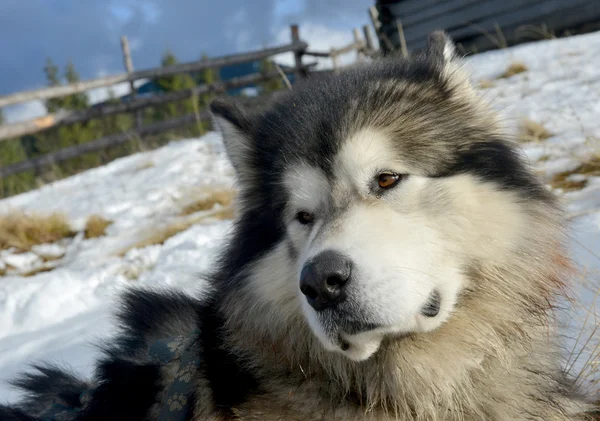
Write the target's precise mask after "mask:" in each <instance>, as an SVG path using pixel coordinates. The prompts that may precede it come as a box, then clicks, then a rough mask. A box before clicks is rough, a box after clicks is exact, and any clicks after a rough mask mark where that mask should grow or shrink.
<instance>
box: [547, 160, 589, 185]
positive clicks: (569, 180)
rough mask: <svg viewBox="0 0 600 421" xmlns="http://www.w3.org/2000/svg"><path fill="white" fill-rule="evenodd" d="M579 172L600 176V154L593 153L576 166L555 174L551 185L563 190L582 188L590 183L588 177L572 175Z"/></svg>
mask: <svg viewBox="0 0 600 421" xmlns="http://www.w3.org/2000/svg"><path fill="white" fill-rule="evenodd" d="M577 174H579V175H585V176H588V177H590V176H591V177H594V176H596V177H598V176H600V155H592V156H591V157H589V158H588V159H586V160H585V161H583V162H582V163H581V164H580V165H579V166H577V167H576V168H574V169H572V170H569V171H563V172H560V173H557V174H555V175H554V177H552V180H551V181H550V185H551V186H552V187H553V188H555V189H561V190H563V191H574V190H581V189H583V188H584V187H586V186H587V185H588V180H587V179H586V178H576V179H574V178H573V177H572V176H573V175H577Z"/></svg>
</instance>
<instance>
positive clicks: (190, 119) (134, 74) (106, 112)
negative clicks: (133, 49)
mask: <svg viewBox="0 0 600 421" xmlns="http://www.w3.org/2000/svg"><path fill="white" fill-rule="evenodd" d="M290 29H291V41H292V42H291V43H290V44H287V45H282V46H279V47H273V48H266V49H262V50H257V51H251V52H246V53H241V54H233V55H227V56H223V57H217V58H210V59H203V60H199V61H194V62H190V63H183V64H177V65H173V66H169V67H161V68H154V69H147V70H138V71H134V70H133V62H132V60H131V55H130V53H129V45H128V42H127V39H126V38H125V37H122V38H121V47H122V51H123V62H124V65H125V68H126V71H127V73H123V74H119V75H113V76H107V77H102V78H98V79H94V80H88V81H82V82H78V83H74V84H69V85H61V86H55V87H49V88H43V89H37V90H32V91H27V92H19V93H15V94H11V95H5V96H1V97H0V108H2V107H4V106H7V105H13V104H18V103H22V102H28V101H33V100H47V99H51V98H59V97H65V96H69V95H73V94H77V93H82V92H86V91H88V90H91V89H96V88H103V87H108V86H112V85H115V84H118V83H123V82H129V83H130V84H131V87H132V94H131V98H130V99H129V100H128V101H127V102H119V103H105V104H100V105H96V106H92V107H90V108H87V109H85V110H82V111H59V112H57V113H54V114H49V115H46V116H44V117H40V118H36V119H32V120H29V121H23V122H18V123H13V124H4V125H0V141H2V140H6V139H14V138H18V137H20V136H24V135H31V134H35V133H39V132H42V131H45V130H48V129H50V128H55V127H59V126H63V125H68V124H74V123H82V122H86V121H89V120H92V119H97V118H103V117H106V116H110V115H115V114H120V113H134V114H135V115H136V120H135V121H136V124H135V128H133V129H131V130H128V131H126V132H123V133H118V134H114V135H110V136H106V137H103V138H100V139H96V140H93V141H90V142H87V143H84V144H80V145H74V146H69V147H66V148H63V149H61V150H58V151H55V152H52V153H48V154H45V155H42V156H38V157H35V158H33V159H29V160H25V161H21V162H17V163H14V164H10V165H5V166H2V167H0V177H7V176H10V175H14V174H17V173H20V172H23V171H28V170H32V169H35V170H36V171H38V170H39V169H41V168H44V167H48V166H51V165H53V164H56V163H58V162H61V161H64V160H67V159H71V158H75V157H77V156H80V155H82V154H85V153H89V152H94V151H98V150H101V149H105V148H107V147H110V146H115V145H118V144H121V143H124V142H127V141H128V140H131V139H133V138H136V137H144V136H149V135H155V134H159V133H163V132H165V131H169V130H173V129H176V128H180V127H184V126H189V125H192V124H194V123H196V124H197V123H199V121H200V120H204V119H207V118H208V113H207V112H206V111H203V112H197V113H194V114H189V115H186V116H183V117H178V118H174V119H170V120H166V121H161V122H157V123H153V124H148V125H146V126H144V125H142V124H141V114H140V111H141V110H142V109H144V108H147V107H152V106H157V105H161V104H166V103H170V102H175V101H180V100H185V99H188V98H194V97H197V96H198V95H202V94H206V93H217V94H222V93H225V92H227V91H228V90H229V89H236V88H241V87H244V86H249V85H252V84H255V83H259V82H264V81H268V80H272V79H274V78H280V77H282V74H283V75H285V74H290V73H294V74H295V75H296V77H297V78H298V79H303V78H306V77H308V76H309V74H315V75H316V74H317V73H318V72H317V73H315V72H313V71H312V69H313V67H314V66H315V65H316V63H309V64H305V63H303V57H304V56H312V57H320V58H330V59H331V60H332V62H333V67H334V71H337V69H338V66H337V63H338V57H339V56H341V55H343V54H348V53H350V52H353V51H356V53H357V55H358V58H361V57H363V56H365V55H372V54H373V53H374V48H373V40H372V37H371V34H370V30H369V27H367V26H365V27H363V33H364V36H365V39H364V40H362V39H360V31H359V30H358V29H355V30H354V41H353V42H352V43H350V44H348V45H346V46H343V47H340V48H334V49H331V50H330V51H329V52H315V51H310V50H309V49H308V44H307V43H306V42H304V41H302V40H301V39H300V35H299V29H298V26H297V25H292V26H291V28H290ZM282 53H293V54H294V59H295V60H294V61H295V64H294V67H285V66H284V67H283V69H282V68H281V67H279V68H277V70H273V71H269V72H260V73H254V74H250V75H246V76H242V77H237V78H233V79H230V80H227V81H220V82H215V83H211V84H203V85H199V86H195V87H193V88H190V89H184V90H179V91H175V92H169V93H165V94H157V95H152V96H149V97H140V96H136V92H135V89H133V88H134V86H133V83H134V82H135V81H136V80H142V79H155V78H158V77H162V76H169V75H176V74H184V73H191V72H198V71H201V70H205V69H217V68H220V67H223V66H229V65H235V64H242V63H247V62H252V61H257V60H263V59H266V58H269V57H272V56H275V55H278V54H282ZM284 77H285V76H284ZM286 82H287V81H286ZM264 99H265V98H264V97H261V99H257V101H259V102H260V101H263V100H264ZM249 101H250V104H251V105H253V106H256V105H257V103H256V101H254V102H253V101H252V100H249Z"/></svg>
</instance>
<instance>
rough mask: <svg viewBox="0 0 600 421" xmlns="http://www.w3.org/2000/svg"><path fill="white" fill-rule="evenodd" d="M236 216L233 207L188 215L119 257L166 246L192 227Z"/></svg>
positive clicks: (121, 253)
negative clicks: (153, 247)
mask: <svg viewBox="0 0 600 421" xmlns="http://www.w3.org/2000/svg"><path fill="white" fill-rule="evenodd" d="M233 216H234V209H233V206H227V207H220V208H217V209H212V210H210V211H207V212H206V213H203V214H198V215H193V214H192V215H191V216H190V215H186V216H182V217H178V219H177V220H175V221H174V222H171V223H170V224H169V225H166V226H165V227H163V228H160V229H159V230H158V231H156V232H154V233H153V234H152V235H150V236H147V237H145V238H143V239H142V240H141V241H138V242H137V243H135V244H133V245H131V246H129V247H128V248H127V249H125V250H123V251H121V252H120V253H119V254H118V255H119V256H125V255H126V254H127V252H128V251H129V250H131V249H137V248H144V247H149V246H154V245H158V244H164V242H165V241H167V240H168V239H169V238H171V237H173V236H174V235H176V234H179V233H180V232H182V231H185V230H187V229H188V228H190V227H191V226H192V225H195V224H198V223H200V222H203V221H210V220H215V219H216V220H223V219H232V218H233Z"/></svg>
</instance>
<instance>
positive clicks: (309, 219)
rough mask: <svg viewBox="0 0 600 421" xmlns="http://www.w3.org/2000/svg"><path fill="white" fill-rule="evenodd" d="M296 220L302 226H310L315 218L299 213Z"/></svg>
mask: <svg viewBox="0 0 600 421" xmlns="http://www.w3.org/2000/svg"><path fill="white" fill-rule="evenodd" d="M296 219H297V220H298V222H300V223H301V224H302V225H308V224H312V222H313V221H314V219H315V217H314V216H313V215H312V213H309V212H305V211H301V212H298V213H297V214H296Z"/></svg>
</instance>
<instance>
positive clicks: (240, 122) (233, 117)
mask: <svg viewBox="0 0 600 421" xmlns="http://www.w3.org/2000/svg"><path fill="white" fill-rule="evenodd" d="M210 110H211V112H212V113H213V114H214V115H216V116H219V117H221V118H224V119H225V120H227V121H229V122H230V123H231V124H233V125H234V126H235V127H237V128H238V129H239V130H240V131H241V132H242V133H248V132H249V131H250V130H251V127H252V125H251V123H250V120H249V119H248V118H247V117H246V115H245V113H244V112H243V111H242V110H241V109H240V108H239V107H238V106H237V104H235V103H234V102H230V101H226V100H223V99H218V100H215V101H213V102H212V103H211V104H210Z"/></svg>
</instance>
